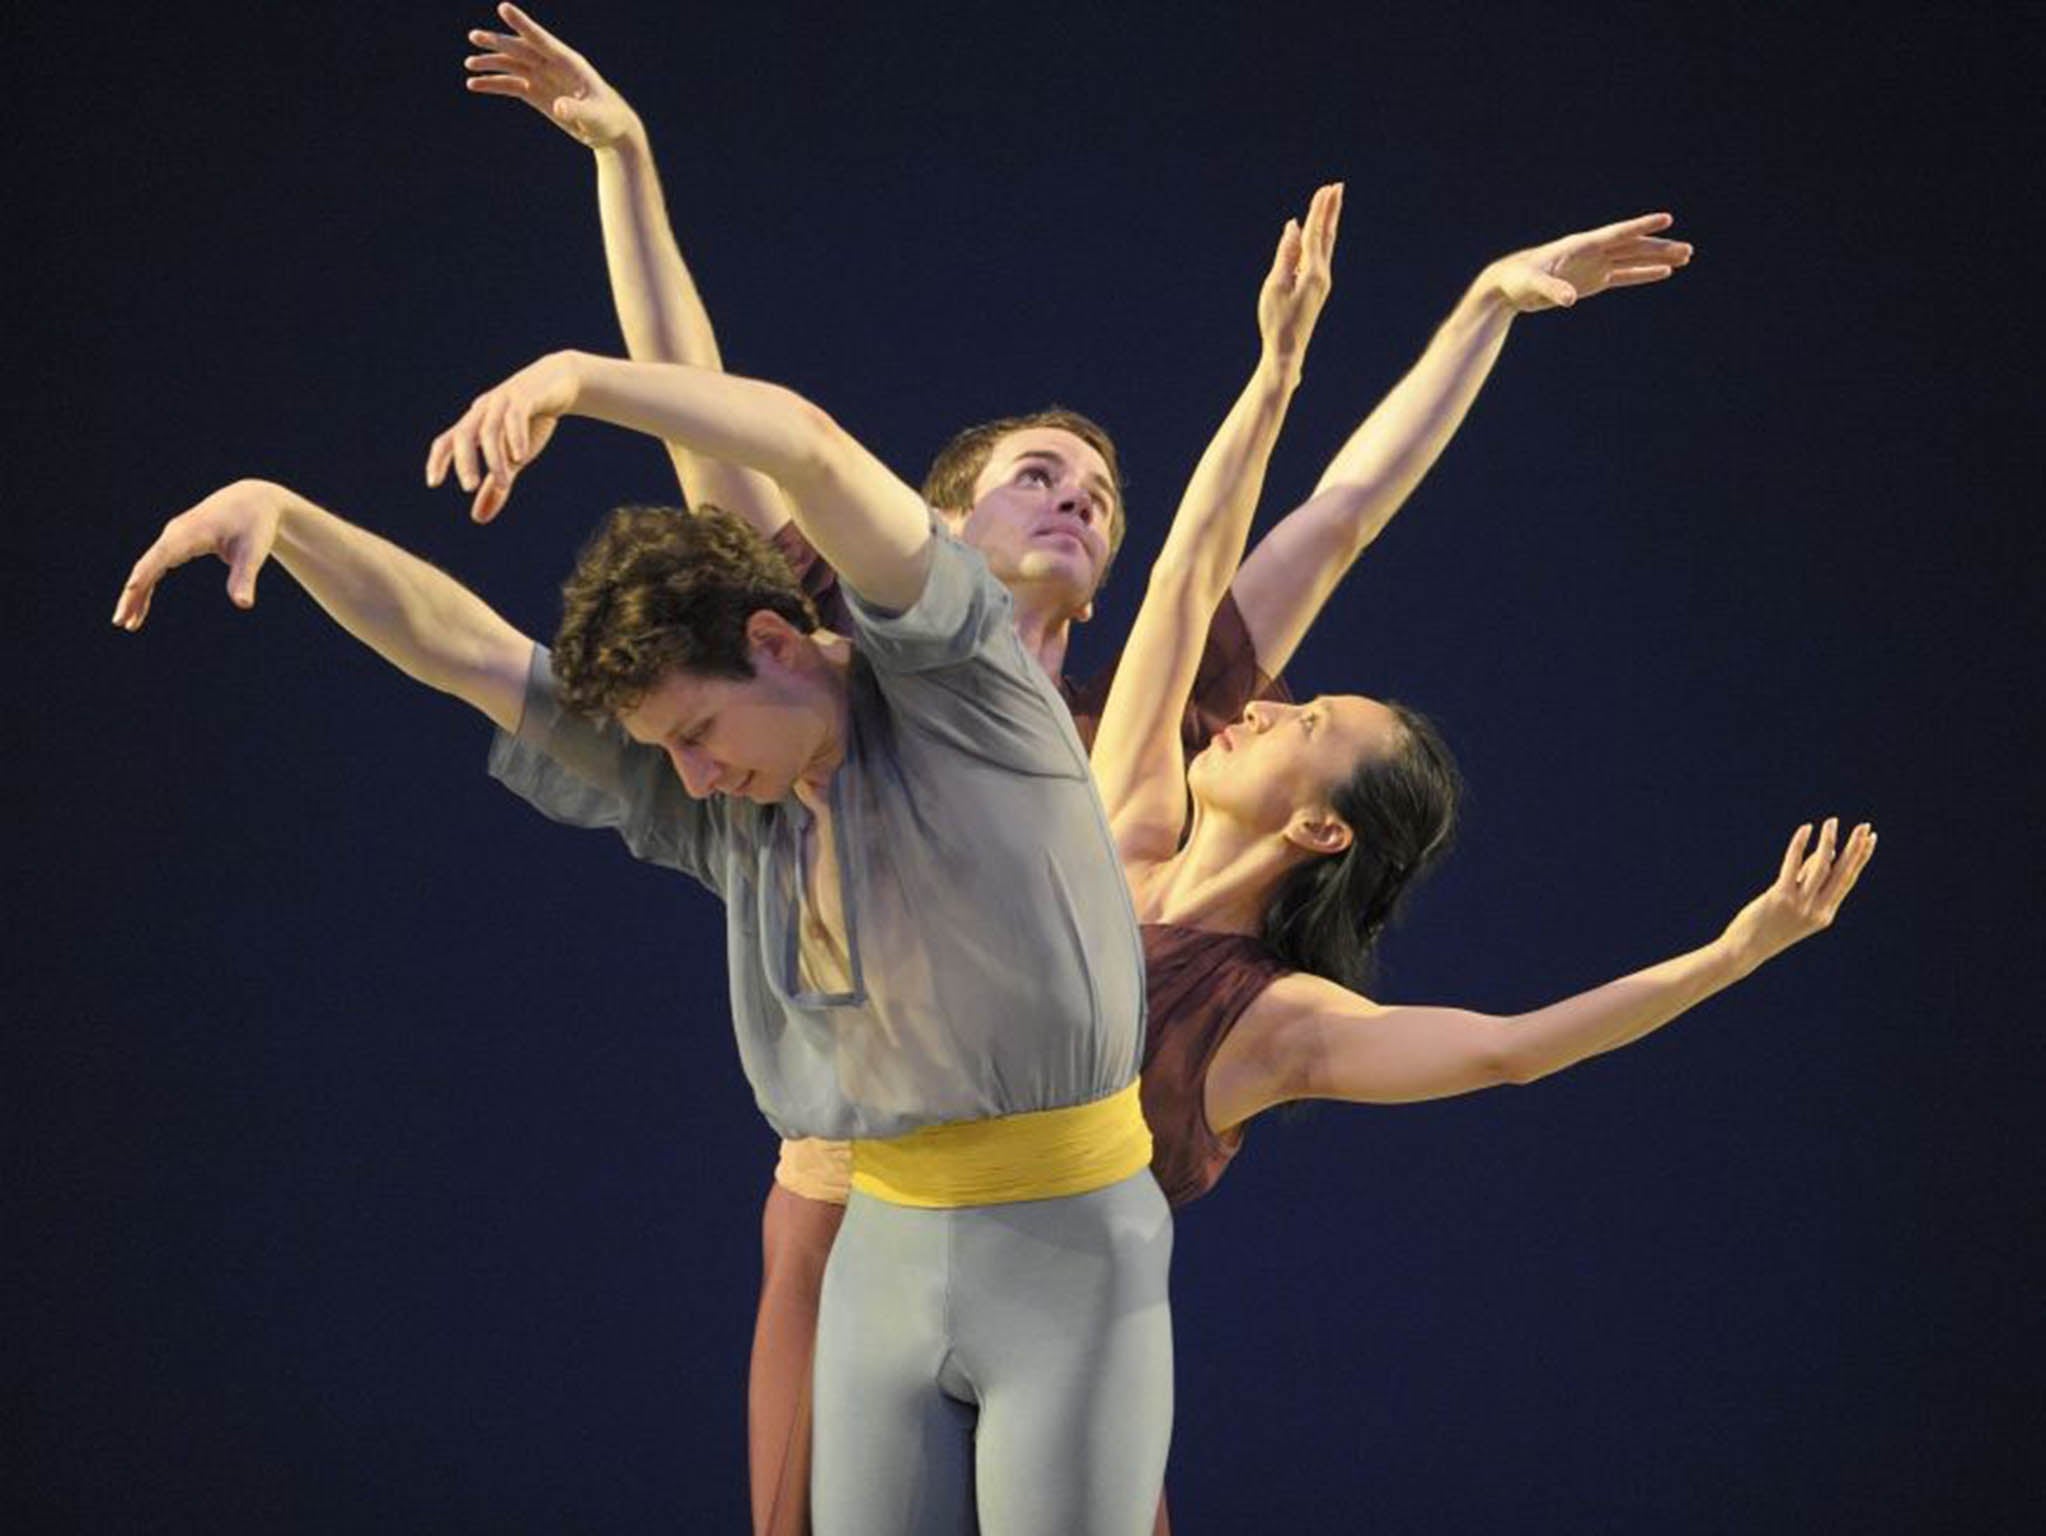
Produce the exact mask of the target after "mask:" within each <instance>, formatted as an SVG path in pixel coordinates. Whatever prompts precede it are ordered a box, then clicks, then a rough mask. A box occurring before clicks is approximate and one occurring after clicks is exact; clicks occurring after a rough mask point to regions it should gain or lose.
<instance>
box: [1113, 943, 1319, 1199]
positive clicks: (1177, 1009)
mask: <svg viewBox="0 0 2046 1536" xmlns="http://www.w3.org/2000/svg"><path fill="white" fill-rule="evenodd" d="M1143 937H1144V986H1145V993H1146V997H1147V1000H1148V1003H1149V1007H1150V1016H1149V1019H1148V1022H1147V1024H1146V1026H1145V1031H1144V1070H1143V1075H1142V1077H1141V1079H1140V1080H1139V1081H1140V1084H1141V1086H1140V1087H1139V1089H1138V1092H1139V1093H1140V1094H1141V1095H1142V1097H1143V1104H1144V1119H1145V1120H1146V1121H1148V1122H1149V1123H1150V1126H1151V1172H1152V1173H1153V1175H1155V1176H1156V1178H1157V1180H1158V1187H1159V1188H1160V1189H1162V1190H1163V1191H1164V1192H1165V1198H1166V1199H1167V1200H1168V1201H1170V1202H1171V1203H1172V1204H1173V1205H1175V1206H1180V1205H1185V1204H1186V1203H1187V1202H1188V1201H1189V1200H1195V1199H1198V1198H1199V1197H1200V1196H1202V1195H1205V1194H1206V1193H1207V1192H1208V1191H1209V1190H1211V1189H1213V1188H1214V1187H1215V1183H1216V1181H1217V1180H1219V1179H1220V1178H1221V1177H1222V1174H1223V1172H1224V1171H1225V1170H1226V1169H1227V1168H1228V1166H1229V1160H1230V1159H1231V1158H1233V1157H1234V1156H1235V1155H1236V1151H1237V1148H1239V1147H1241V1146H1242V1145H1243V1128H1242V1127H1241V1126H1236V1127H1232V1128H1231V1130H1230V1131H1229V1133H1228V1134H1227V1135H1226V1136H1218V1135H1216V1134H1215V1132H1214V1130H1213V1128H1212V1127H1210V1126H1209V1124H1208V1107H1207V1105H1208V1068H1209V1066H1210V1065H1212V1064H1213V1062H1214V1060H1215V1053H1216V1052H1217V1051H1219V1050H1220V1049H1221V1048H1222V1042H1223V1041H1224V1040H1226V1039H1228V1038H1229V1031H1231V1030H1232V1029H1234V1028H1235V1027H1236V1022H1237V1020H1239V1019H1241V1018H1242V1017H1243V1010H1244V1009H1246V1008H1248V1007H1249V1006H1250V1005H1251V1003H1253V1002H1254V1001H1256V999H1257V997H1258V994H1260V993H1261V992H1263V991H1264V989H1265V988H1266V987H1268V986H1270V985H1271V984H1272V983H1273V982H1274V981H1275V980H1277V979H1278V978H1279V977H1281V976H1283V975H1285V974H1286V971H1287V967H1286V966H1284V965H1281V964H1280V963H1279V961H1278V959H1277V957H1275V956H1274V955H1273V954H1272V952H1271V951H1270V950H1268V949H1266V948H1265V947H1264V944H1263V943H1262V942H1261V941H1260V940H1258V939H1256V938H1254V937H1252V936H1251V935H1249V934H1243V933H1209V932H1206V931H1205V930H1203V929H1199V928H1182V927H1180V926H1178V925H1177V924H1174V923H1146V924H1144V928H1143Z"/></svg>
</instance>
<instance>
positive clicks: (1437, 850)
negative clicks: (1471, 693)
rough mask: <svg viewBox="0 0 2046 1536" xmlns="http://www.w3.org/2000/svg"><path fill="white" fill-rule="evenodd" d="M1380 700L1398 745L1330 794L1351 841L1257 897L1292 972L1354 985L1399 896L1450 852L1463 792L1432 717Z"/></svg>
mask: <svg viewBox="0 0 2046 1536" xmlns="http://www.w3.org/2000/svg"><path fill="white" fill-rule="evenodd" d="M1386 707H1387V708H1388V709H1390V710H1391V711H1392V712H1393V714H1394V716H1395V717H1396V718H1397V719H1398V720H1399V723H1400V725H1401V726H1402V728H1403V732H1402V736H1401V740H1400V743H1399V745H1398V746H1396V747H1395V748H1394V749H1393V750H1392V751H1391V752H1390V753H1388V754H1387V755H1386V756H1384V757H1382V758H1376V759H1374V760H1372V761H1369V762H1362V763H1359V764H1358V765H1357V768H1356V771H1355V772H1353V773H1352V774H1351V775H1350V776H1349V778H1347V779H1345V780H1344V781H1343V782H1342V783H1341V784H1339V785H1337V786H1336V789H1335V792H1334V793H1333V794H1332V795H1331V796H1330V797H1329V804H1330V807H1331V809H1333V810H1334V811H1335V813H1336V815H1338V816H1340V817H1342V819H1343V822H1344V824H1345V825H1347V826H1348V827H1349V829H1350V846H1349V847H1347V848H1345V849H1344V850H1343V851H1342V852H1341V853H1332V854H1328V855H1326V856H1324V857H1322V858H1318V859H1310V860H1308V861H1307V862H1306V863H1305V864H1301V865H1299V866H1297V867H1296V868H1295V869H1293V870H1292V871H1291V872H1290V873H1288V874H1287V876H1286V877H1285V879H1283V880H1281V881H1280V882H1279V887H1278V889H1277V890H1276V891H1274V892H1273V893H1272V899H1271V900H1270V901H1269V902H1267V903H1266V904H1265V917H1264V941H1265V943H1266V945H1268V946H1269V947H1270V948H1271V949H1272V950H1273V951H1275V952H1276V953H1277V954H1278V956H1279V958H1280V959H1282V960H1284V961H1285V962H1286V964H1288V965H1290V966H1292V967H1293V969H1295V970H1298V971H1309V972H1312V973H1313V974H1314V975H1316V976H1324V977H1327V978H1328V979H1329V980H1330V981H1333V982H1335V983H1336V984H1337V985H1339V986H1344V987H1348V988H1350V989H1351V990H1352V991H1353V992H1357V991H1362V990H1363V989H1364V988H1366V987H1368V986H1369V985H1370V984H1371V980H1372V977H1373V975H1374V974H1375V971H1376V965H1377V950H1378V936H1379V934H1380V933H1381V932H1383V931H1384V929H1385V925H1386V924H1387V923H1389V922H1390V921H1392V918H1393V916H1394V914H1395V913H1396V912H1397V911H1398V909H1399V903H1400V898H1401V897H1403V896H1404V895H1405V894H1406V893H1407V891H1408V890H1410V889H1411V888H1412V887H1413V885H1414V882H1415V881H1417V880H1418V879H1420V877H1421V876H1422V875H1424V874H1426V873H1427V872H1428V870H1430V869H1432V868H1433V867H1434V865H1435V863H1436V861H1437V860H1439V859H1440V858H1441V857H1442V855H1443V854H1444V853H1446V852H1448V851H1449V844H1450V840H1451V837H1452V836H1453V834H1454V833H1455V830H1456V809H1457V803H1458V801H1459V800H1460V799H1461V798H1462V796H1463V779H1462V776H1461V775H1460V774H1458V772H1457V771H1456V760H1455V759H1454V758H1453V757H1451V756H1450V754H1449V747H1448V745H1447V744H1446V743H1445V742H1444V741H1443V739H1442V733H1441V732H1440V731H1438V730H1436V728H1435V725H1434V723H1433V722H1432V721H1430V720H1429V719H1428V717H1427V716H1425V715H1423V714H1420V713H1418V712H1417V711H1415V710H1411V709H1408V708H1407V707H1406V706H1405V705H1404V704H1396V703H1393V702H1392V701H1390V700H1388V701H1387V703H1386Z"/></svg>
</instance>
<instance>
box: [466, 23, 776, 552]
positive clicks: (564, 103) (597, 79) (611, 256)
mask: <svg viewBox="0 0 2046 1536" xmlns="http://www.w3.org/2000/svg"><path fill="white" fill-rule="evenodd" d="M498 14H499V15H500V16H502V17H503V18H504V21H505V24H506V25H507V26H509V27H510V28H511V29H512V30H511V32H510V33H499V32H486V31H482V30H480V29H479V30H477V31H473V32H471V33H470V34H469V41H470V42H471V43H473V44H475V45H476V46H477V47H478V48H481V49H483V50H485V51H484V52H483V53H481V54H477V55H473V56H471V57H470V58H469V59H467V60H466V61H465V64H466V67H467V68H468V69H469V71H470V78H469V89H470V90H471V91H474V92H476V93H477V94H478V95H484V96H509V97H512V98H514V99H516V100H519V101H523V102H524V103H525V104H526V105H527V106H529V107H531V108H532V109H533V110H534V111H536V112H538V113H539V114H540V115H541V116H542V117H544V118H546V119H547V120H548V121H549V122H550V123H553V124H554V125H555V126H556V127H557V128H559V129H561V130H562V131H563V132H564V133H566V134H568V135H569V136H570V137H571V138H573V139H575V140H576V141H577V142H578V143H580V144H584V145H587V146H588V147H589V148H590V149H591V150H592V151H593V152H594V153H595V155H596V160H597V210H598V214H599V217H600V218H601V220H602V223H603V228H604V263H605V266H606V268H607V269H608V271H609V272H610V276H611V300H612V303H613V305H614V306H615V307H616V309H617V311H618V328H619V330H620V331H622V332H623V333H624V337H625V349H626V355H627V356H628V357H631V358H632V359H633V360H634V361H636V362H647V363H688V364H691V365H692V366H694V367H698V368H714V369H718V370H720V371H722V370H723V368H724V361H723V358H722V357H721V356H720V354H719V352H718V343H717V335H716V333H715V332H714V331H713V330H712V329H711V323H710V313H709V311H708V310H706V309H705V308H704V304H703V299H702V296H701V295H700V294H698V292H697V289H696V283H695V280H694V279H693V278H692V277H691V276H690V274H689V268H688V266H687V264H686V263H684V261H683V260H682V252H681V250H680V248H679V247H678V246H677V245H676V243H675V232H674V229H673V227H672V226H671V225H670V223H669V221H668V209H667V203H666V200H665V198H664V197H663V195H662V191H661V178H660V173H659V171H658V170H657V169H656V168H655V166H654V155H653V149H652V147H651V146H650V145H649V144H648V142H647V136H646V127H645V125H644V124H642V123H641V122H640V120H639V115H638V114H637V113H636V112H634V111H633V110H632V107H631V106H630V105H629V104H628V103H627V102H626V100H625V98H624V97H623V96H621V95H619V93H618V92H617V91H616V90H615V89H614V88H613V87H612V86H611V84H610V82H609V81H607V80H605V78H604V77H603V76H602V75H601V74H599V73H598V72H597V70H596V69H595V67H594V66H592V65H591V63H590V61H589V60H588V59H585V58H584V57H583V56H582V55H581V54H579V53H577V52H576V51H575V50H574V49H573V48H571V47H569V46H568V45H567V44H566V43H564V42H562V41H561V39H560V38H558V37H556V36H555V35H554V34H553V33H551V32H549V31H548V30H547V29H546V28H545V27H542V26H541V25H540V24H539V23H538V22H536V21H534V20H533V18H532V17H530V16H528V15H527V14H526V13H525V12H524V11H522V10H520V9H519V8H518V7H517V6H515V5H510V4H504V5H500V6H499V7H498ZM666 447H667V450H668V456H669V458H670V459H672V460H673V461H674V465H675V474H676V478H677V479H678V480H679V481H680V482H681V485H682V495H683V498H684V500H685V501H687V502H688V503H689V505H690V506H691V507H698V506H702V505H705V504H706V503H707V504H709V505H712V506H716V507H721V508H722V509H724V510H725V511H727V512H730V513H732V514H733V515H734V516H737V517H739V518H742V519H744V520H745V522H746V523H747V524H748V525H749V526H750V527H752V529H753V530H754V531H755V532H756V533H758V534H759V535H760V536H761V537H762V538H764V539H772V538H773V537H774V536H775V535H776V534H777V533H779V532H780V531H781V529H782V528H783V526H784V525H785V524H786V523H787V522H788V520H789V510H788V507H787V505H786V503H784V502H783V500H782V497H781V492H780V489H779V488H778V487H777V486H776V485H775V483H774V482H773V481H772V480H770V479H768V478H767V477H766V476H765V475H762V474H759V473H757V472H756V471H754V470H751V469H747V468H745V467H744V466H743V465H738V464H732V463H729V462H727V461H724V460H721V459H714V458H709V457H707V456H705V455H703V454H699V453H696V452H693V451H692V450H691V449H690V448H688V447H687V446H686V445H684V444H682V443H677V442H669V443H667V444H666Z"/></svg>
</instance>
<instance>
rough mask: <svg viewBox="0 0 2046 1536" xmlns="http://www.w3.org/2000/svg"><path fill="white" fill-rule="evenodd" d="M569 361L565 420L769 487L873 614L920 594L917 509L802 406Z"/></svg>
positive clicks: (819, 414)
mask: <svg viewBox="0 0 2046 1536" xmlns="http://www.w3.org/2000/svg"><path fill="white" fill-rule="evenodd" d="M568 360H569V363H570V367H571V371H572V373H573V375H574V378H575V380H576V383H575V403H574V405H573V406H572V407H571V409H572V410H573V411H574V413H575V414H577V415H580V416H593V417H596V418H597V419H599V420H601V421H608V422H611V423H613V424H614V425H617V426H621V427H631V428H633V429H634V430H636V431H640V432H648V433H652V434H653V435H654V436H656V437H660V438H662V439H664V440H668V441H674V442H680V443H683V444H686V445H687V446H689V447H691V448H693V449H694V450H696V451H697V452H698V453H702V454H708V455H711V456H713V457H716V458H720V459H726V460H729V461H731V462H733V463H736V464H744V465H747V466H748V467H750V468H752V469H757V470H759V471H760V472H761V473H762V474H765V475H767V476H769V477H771V478H772V479H773V480H774V481H775V482H776V483H777V484H778V485H779V486H780V487H781V489H782V490H783V491H784V492H785V493H786V494H787V496H788V498H789V511H790V513H791V515H792V516H793V517H794V518H795V520H796V522H797V524H798V525H799V526H800V527H801V528H802V530H803V533H804V535H805V537H807V538H808V539H809V541H810V542H811V543H812V544H813V545H815V546H816V548H817V551H818V553H819V554H821V555H822V556H823V557H824V558H825V560H827V561H828V562H830V564H831V565H832V566H833V567H834V568H836V569H837V571H838V573H839V575H840V577H841V578H842V579H843V580H844V581H845V582H846V584H847V585H848V586H850V587H851V588H852V590H853V591H854V592H856V593H858V594H859V595H860V596H861V597H862V598H864V599H865V600H867V601H868V602H870V603H872V604H873V605H875V606H876V607H879V608H887V609H903V608H907V607H909V606H910V605H911V604H912V603H914V602H915V601H916V599H917V597H918V595H919V594H920V593H921V592H922V591H923V583H924V575H925V573H926V571H927V570H928V569H929V558H930V549H929V545H930V538H931V529H930V513H929V511H928V509H927V508H926V507H925V506H924V503H923V498H922V497H921V496H919V495H918V494H917V493H916V492H915V491H914V490H912V489H910V487H909V486H907V485H905V484H903V482H902V481H901V480H899V479H897V478H896V477H895V475H894V474H893V473H892V472H890V470H889V469H888V467H887V466H886V465H884V464H882V463H881V461H880V460H879V459H877V458H875V457H874V455H873V454H871V453H869V452H868V451H867V449H866V448H864V447H863V446H862V445H861V444H860V443H859V442H857V441H856V440H855V439H854V438H853V437H852V436H851V434H849V433H848V432H846V431H845V430H844V429H843V428H841V427H840V426H839V425H838V423H837V422H835V421H833V420H832V419H831V417H830V416H828V415H827V414H826V413H825V412H824V411H823V410H821V409H820V408H818V407H817V406H815V405H813V404H811V403H810V402H809V401H808V400H805V399H804V398H803V397H802V396H801V395H798V394H796V393H795V392H794V391H793V390H789V389H784V388H782V387H781V386H780V385H778V384H767V383H763V382H761V381H760V380H757V379H741V378H736V377H734V376H732V375H731V374H725V373H712V372H709V371H708V370H706V369H701V368H690V367H687V366H685V365H681V364H657V363H633V362H626V361H622V360H620V359H617V358H600V357H589V356H587V355H584V354H568Z"/></svg>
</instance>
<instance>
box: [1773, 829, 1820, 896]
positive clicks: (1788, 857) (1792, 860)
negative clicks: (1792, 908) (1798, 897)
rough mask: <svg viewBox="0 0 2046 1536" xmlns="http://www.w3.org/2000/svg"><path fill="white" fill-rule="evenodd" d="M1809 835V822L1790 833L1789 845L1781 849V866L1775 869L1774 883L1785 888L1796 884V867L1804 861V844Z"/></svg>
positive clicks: (1810, 832) (1810, 830)
mask: <svg viewBox="0 0 2046 1536" xmlns="http://www.w3.org/2000/svg"><path fill="white" fill-rule="evenodd" d="M1811 835H1812V824H1811V823H1810V822H1806V823H1805V824H1804V825H1803V826H1801V827H1799V828H1798V829H1797V830H1796V831H1795V832H1793V833H1791V834H1790V846H1789V847H1788V848H1786V849H1784V850H1783V867H1782V868H1781V869H1779V870H1777V871H1776V883H1777V884H1778V885H1780V886H1783V887H1784V888H1785V889H1789V888H1790V887H1792V886H1795V885H1796V884H1797V871H1798V867H1799V866H1800V865H1802V864H1803V863H1804V845H1805V843H1806V841H1807V840H1808V839H1809V838H1810V837H1811Z"/></svg>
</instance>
